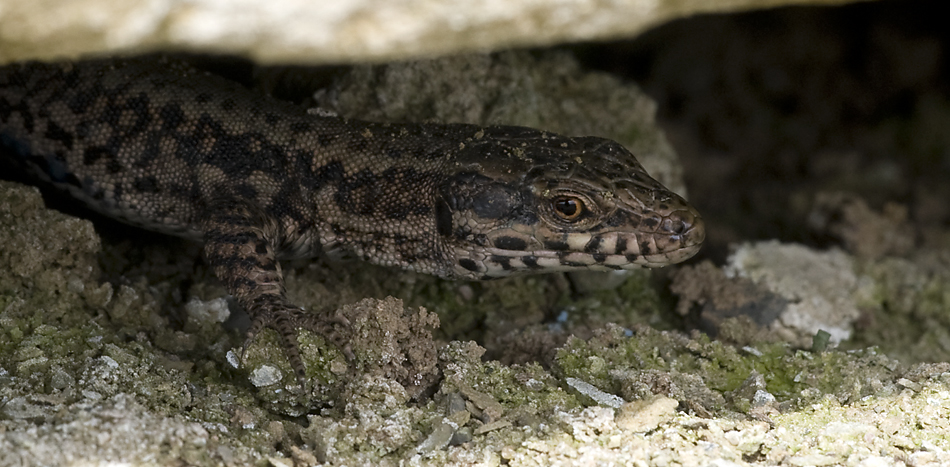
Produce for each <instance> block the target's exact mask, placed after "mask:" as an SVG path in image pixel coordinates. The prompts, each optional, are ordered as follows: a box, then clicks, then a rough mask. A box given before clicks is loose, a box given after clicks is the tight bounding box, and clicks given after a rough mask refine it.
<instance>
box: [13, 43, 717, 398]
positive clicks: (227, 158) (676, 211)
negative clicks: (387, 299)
mask: <svg viewBox="0 0 950 467" xmlns="http://www.w3.org/2000/svg"><path fill="white" fill-rule="evenodd" d="M0 157H6V158H7V159H10V160H12V162H13V163H14V164H15V165H16V166H20V167H22V168H23V169H24V170H26V171H28V172H30V173H31V174H32V175H33V176H34V177H36V178H38V179H39V180H40V181H41V182H42V183H47V184H51V185H52V186H54V187H56V188H58V189H60V190H63V191H65V192H67V193H68V194H69V195H71V196H73V197H75V198H77V199H78V200H80V201H81V202H83V203H85V204H86V205H88V207H90V208H91V209H93V210H95V211H98V212H100V213H102V214H104V215H106V216H109V217H112V218H115V219H117V220H119V221H122V222H125V223H128V224H131V225H134V226H138V227H142V228H145V229H148V230H153V231H158V232H162V233H166V234H171V235H177V236H182V237H186V238H191V239H194V240H197V241H200V242H203V255H204V257H205V259H206V261H207V263H208V264H209V265H210V267H211V268H212V270H213V271H214V273H215V275H216V276H217V277H218V278H219V279H221V280H222V281H223V282H224V284H225V286H226V288H227V291H228V293H229V294H231V295H232V296H233V297H234V298H235V299H236V301H237V302H238V304H240V305H241V306H242V307H243V308H244V309H245V310H246V311H247V313H248V314H249V316H250V317H251V325H250V327H249V328H248V330H247V333H246V336H247V337H246V340H245V348H247V345H248V344H249V343H250V342H251V341H252V340H253V339H254V337H255V336H256V335H257V334H258V333H259V332H260V331H261V330H263V329H264V328H272V329H274V330H275V331H277V334H278V336H279V339H280V342H281V346H282V348H283V350H284V354H285V356H286V357H287V359H288V360H289V362H290V364H291V367H292V368H293V371H294V373H295V375H296V377H297V379H298V381H300V382H301V384H303V382H304V380H305V365H304V363H303V360H302V358H301V356H300V352H299V349H298V343H297V332H298V331H299V329H307V330H310V331H312V332H314V333H316V334H318V335H321V336H323V337H324V338H326V339H327V340H328V341H329V342H331V343H334V344H335V345H337V346H339V347H340V348H341V349H343V350H344V352H345V353H346V352H348V350H349V348H348V346H347V343H346V337H345V331H341V330H340V329H341V328H343V329H345V328H346V325H347V323H346V322H345V318H342V319H341V318H338V317H334V316H331V315H329V314H313V313H307V312H305V311H304V310H302V309H301V308H299V307H296V306H294V304H293V303H291V301H290V300H289V299H288V298H287V296H286V293H285V290H284V284H283V275H282V271H281V266H280V261H281V260H287V259H296V258H307V257H314V256H321V255H323V256H329V257H334V256H341V255H350V256H355V257H357V258H360V259H363V260H366V261H369V262H371V263H375V264H380V265H384V266H391V267H397V268H402V269H405V270H409V271H416V272H421V273H428V274H434V275H437V276H440V277H443V278H450V279H464V280H483V279H493V278H499V277H507V276H511V275H515V274H526V273H540V272H553V271H570V270H578V269H589V270H624V269H633V268H639V267H660V266H665V265H669V264H673V263H677V262H681V261H684V260H686V259H688V258H690V257H692V256H693V255H694V254H695V253H696V252H697V251H698V250H699V248H700V246H701V245H702V242H703V240H704V238H705V229H704V224H703V221H702V217H701V216H700V214H699V213H698V212H697V211H696V209H695V208H693V207H692V206H691V205H690V204H689V203H687V202H686V201H685V200H684V199H683V198H682V197H680V196H679V195H677V194H675V193H673V192H671V191H670V190H668V189H666V188H665V187H664V186H663V185H661V184H660V183H659V182H657V181H656V180H654V179H653V178H651V177H650V176H649V175H648V174H647V172H646V170H644V168H643V166H642V165H641V164H640V163H639V162H638V161H637V159H636V157H635V156H634V155H633V154H632V153H631V152H630V151H628V150H627V149H626V148H624V147H623V146H622V145H621V144H619V143H617V142H615V141H612V140H608V139H603V138H598V137H569V136H563V135H559V134H555V133H551V132H546V131H542V130H536V129H531V128H525V127H517V126H476V125H471V124H437V123H377V122H367V121H359V120H352V119H346V118H342V117H335V116H325V115H316V114H313V113H308V112H307V110H306V109H304V108H302V107H300V106H297V105H294V104H292V103H289V102H284V101H279V100H276V99H274V98H271V97H268V96H266V95H264V94H260V93H255V92H253V91H252V90H250V89H247V88H245V87H243V86H241V85H239V84H237V83H235V82H232V81H229V80H227V79H225V78H223V77H220V76H215V75H211V74H210V73H207V72H202V71H199V70H197V69H195V68H193V67H191V66H189V65H187V64H185V63H184V62H182V61H178V60H174V59H170V58H168V57H160V58H155V57H151V58H125V59H116V58H107V59H94V60H86V61H78V62H53V63H42V62H21V63H14V64H8V65H4V66H0Z"/></svg>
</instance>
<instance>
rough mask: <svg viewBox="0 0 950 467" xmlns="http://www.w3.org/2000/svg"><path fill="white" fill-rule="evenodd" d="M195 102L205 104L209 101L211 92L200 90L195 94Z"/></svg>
mask: <svg viewBox="0 0 950 467" xmlns="http://www.w3.org/2000/svg"><path fill="white" fill-rule="evenodd" d="M195 102H197V103H199V104H207V103H208V102H211V93H207V92H202V93H199V94H198V95H197V96H195Z"/></svg>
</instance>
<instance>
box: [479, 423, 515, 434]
mask: <svg viewBox="0 0 950 467" xmlns="http://www.w3.org/2000/svg"><path fill="white" fill-rule="evenodd" d="M509 426H511V422H509V421H508V420H498V421H494V422H491V423H486V424H484V425H482V426H480V427H478V428H476V429H475V434H476V435H481V434H485V433H488V432H489V431H495V430H500V429H502V428H508V427H509Z"/></svg>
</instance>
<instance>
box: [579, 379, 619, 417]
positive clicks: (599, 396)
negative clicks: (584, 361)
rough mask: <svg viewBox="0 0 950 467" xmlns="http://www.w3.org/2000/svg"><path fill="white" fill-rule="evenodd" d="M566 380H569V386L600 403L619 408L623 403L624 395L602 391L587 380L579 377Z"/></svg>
mask: <svg viewBox="0 0 950 467" xmlns="http://www.w3.org/2000/svg"><path fill="white" fill-rule="evenodd" d="M565 381H567V384H568V386H570V387H572V388H574V390H575V391H577V392H579V393H581V394H583V395H585V396H587V397H590V398H591V399H593V400H594V402H596V403H597V404H599V405H602V406H604V407H611V408H614V409H619V408H620V406H621V405H623V398H622V397H618V396H615V395H613V394H610V393H606V392H604V391H601V390H600V389H598V388H597V387H595V386H594V385H593V384H590V383H588V382H586V381H581V380H579V379H577V378H567V379H566V380H565Z"/></svg>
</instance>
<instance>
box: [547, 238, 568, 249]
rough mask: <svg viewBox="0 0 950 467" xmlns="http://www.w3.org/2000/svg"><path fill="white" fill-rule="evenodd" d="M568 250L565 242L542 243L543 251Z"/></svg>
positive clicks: (551, 241)
mask: <svg viewBox="0 0 950 467" xmlns="http://www.w3.org/2000/svg"><path fill="white" fill-rule="evenodd" d="M568 248H570V247H569V246H568V244H567V242H562V241H560V240H546V241H545V242H544V249H545V250H552V251H567V250H568Z"/></svg>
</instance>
